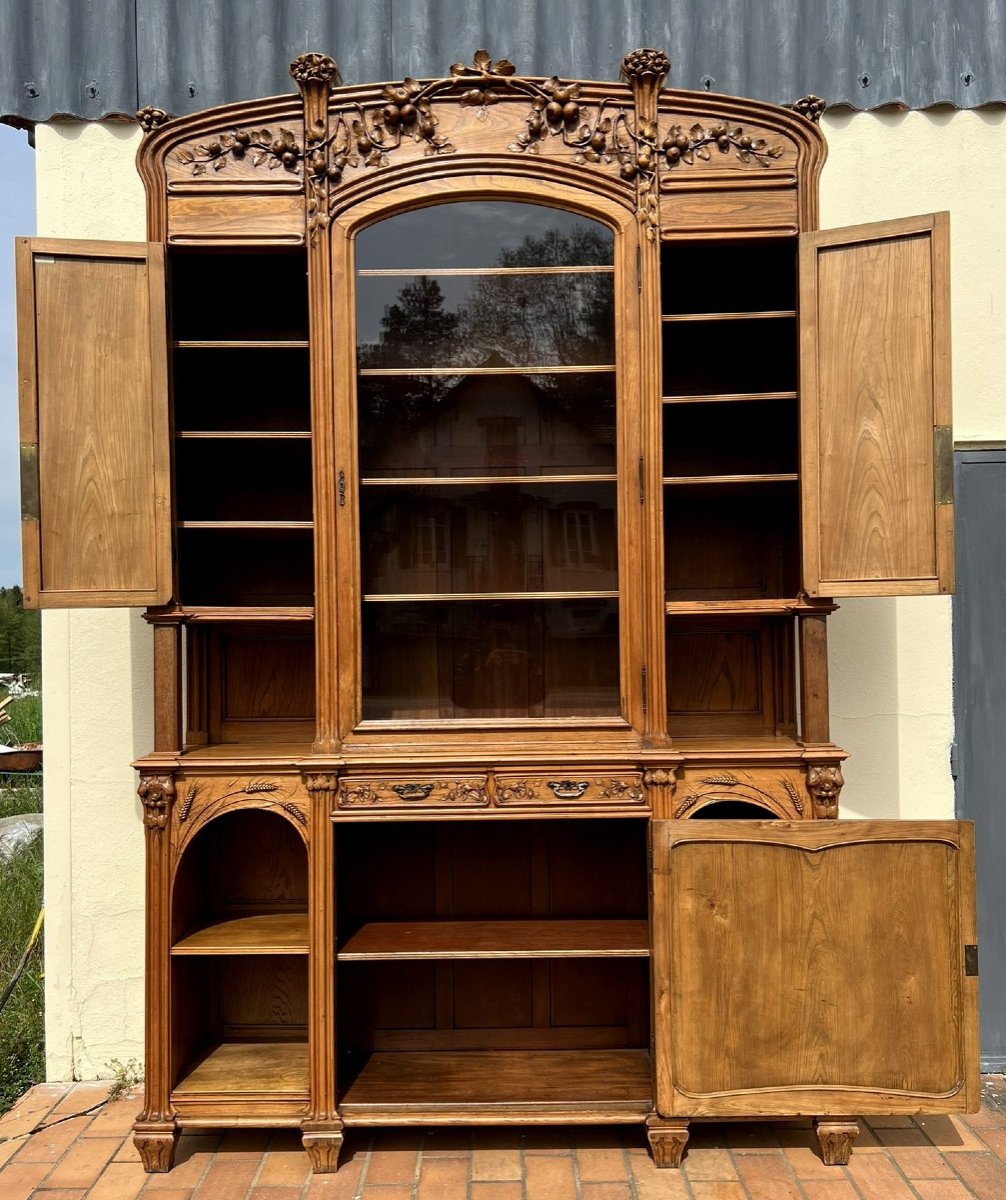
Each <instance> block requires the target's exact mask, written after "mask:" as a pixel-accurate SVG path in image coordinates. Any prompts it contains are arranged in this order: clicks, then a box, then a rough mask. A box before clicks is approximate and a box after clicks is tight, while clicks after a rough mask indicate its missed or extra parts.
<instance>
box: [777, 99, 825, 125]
mask: <svg viewBox="0 0 1006 1200" xmlns="http://www.w3.org/2000/svg"><path fill="white" fill-rule="evenodd" d="M786 107H787V108H789V109H791V110H792V111H793V112H795V113H799V114H800V116H801V117H806V118H807V120H808V121H810V122H811V124H812V125H817V124H818V122H819V121H820V120H821V116H822V114H823V113H824V110H825V109H826V108H827V107H828V106H827V104H826V103H825V101H824V100H822V99H821V97H820V96H801V97H800V99H799V100H794V101H793V103H792V104H787V105H786Z"/></svg>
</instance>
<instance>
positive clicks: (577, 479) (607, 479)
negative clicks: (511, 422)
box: [360, 475, 618, 487]
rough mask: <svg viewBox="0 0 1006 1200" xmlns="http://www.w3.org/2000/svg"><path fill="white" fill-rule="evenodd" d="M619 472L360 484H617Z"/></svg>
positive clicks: (419, 478) (363, 481)
mask: <svg viewBox="0 0 1006 1200" xmlns="http://www.w3.org/2000/svg"><path fill="white" fill-rule="evenodd" d="M617 481H618V476H617V475H420V476H415V477H414V476H409V475H406V476H402V477H392V478H389V479H383V478H381V477H380V476H379V475H375V476H372V477H368V478H366V479H361V480H360V487H459V486H460V487H479V486H488V485H490V484H505V483H510V484H513V483H517V484H521V485H526V484H538V483H552V484H567V483H616V482H617Z"/></svg>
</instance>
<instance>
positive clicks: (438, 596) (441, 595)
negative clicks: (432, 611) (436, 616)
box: [363, 591, 618, 604]
mask: <svg viewBox="0 0 1006 1200" xmlns="http://www.w3.org/2000/svg"><path fill="white" fill-rule="evenodd" d="M363 599H364V602H366V603H371V604H406V603H408V604H437V603H439V602H440V601H451V602H457V601H466V602H467V601H473V600H617V599H618V592H617V591H600V592H416V593H411V592H402V593H401V594H398V593H395V594H392V593H388V594H387V595H385V594H383V593H376V594H373V595H365V596H364V597H363Z"/></svg>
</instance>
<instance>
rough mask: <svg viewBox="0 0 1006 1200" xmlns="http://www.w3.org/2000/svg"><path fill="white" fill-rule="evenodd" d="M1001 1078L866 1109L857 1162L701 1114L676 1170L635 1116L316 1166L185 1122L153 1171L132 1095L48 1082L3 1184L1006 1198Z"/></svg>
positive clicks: (629, 1199) (397, 1196)
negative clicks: (946, 1100)
mask: <svg viewBox="0 0 1006 1200" xmlns="http://www.w3.org/2000/svg"><path fill="white" fill-rule="evenodd" d="M1003 1084H1004V1081H1003V1080H1002V1078H1001V1077H998V1076H990V1077H988V1078H987V1080H986V1081H985V1084H984V1086H983V1093H984V1095H985V1106H984V1108H983V1109H982V1111H981V1113H979V1114H977V1115H976V1116H973V1117H968V1118H966V1119H961V1118H950V1117H929V1118H926V1119H922V1118H920V1119H919V1120H917V1121H913V1120H909V1119H907V1118H896V1117H892V1118H890V1119H887V1120H884V1119H877V1120H874V1121H872V1122H871V1123H870V1124H869V1125H866V1124H864V1125H863V1127H862V1132H861V1134H860V1136H859V1141H858V1143H857V1147H856V1150H855V1152H854V1153H853V1156H852V1162H851V1164H850V1166H848V1167H826V1166H824V1164H823V1163H822V1162H821V1160H820V1158H819V1157H818V1155H817V1151H816V1148H815V1145H816V1143H815V1141H814V1137H813V1133H812V1131H811V1129H810V1127H809V1123H803V1124H801V1123H799V1122H789V1123H783V1124H771V1125H769V1124H738V1125H700V1126H693V1136H692V1140H691V1142H690V1143H689V1151H688V1154H687V1156H686V1159H685V1166H684V1167H683V1169H682V1170H681V1171H657V1170H656V1169H655V1168H654V1167H653V1165H652V1163H651V1162H650V1160H649V1157H648V1156H647V1154H646V1151H645V1148H644V1138H643V1132H642V1130H641V1129H637V1128H632V1127H630V1128H623V1129H617V1128H616V1129H592V1128H589V1127H588V1128H580V1129H568V1128H555V1129H549V1128H546V1129H525V1130H523V1131H521V1130H517V1131H513V1130H505V1129H483V1130H476V1131H474V1133H472V1134H471V1135H469V1134H468V1133H466V1132H464V1131H456V1130H433V1131H426V1132H423V1131H417V1132H415V1133H413V1132H412V1131H408V1132H391V1131H389V1132H384V1133H379V1134H376V1135H374V1136H373V1137H371V1136H370V1134H369V1133H362V1132H359V1133H356V1134H354V1135H353V1136H352V1137H350V1138H348V1139H347V1143H346V1147H345V1149H344V1151H343V1159H342V1163H343V1165H342V1168H341V1169H340V1171H339V1173H338V1175H334V1176H332V1175H328V1176H317V1177H315V1178H313V1179H312V1178H311V1177H310V1176H309V1173H308V1166H307V1158H306V1156H305V1155H304V1153H303V1151H301V1150H300V1148H299V1143H298V1139H297V1137H296V1135H295V1134H293V1133H287V1132H283V1133H279V1134H275V1133H274V1134H270V1133H267V1132H258V1131H249V1132H238V1133H229V1134H224V1135H223V1136H203V1135H199V1136H195V1135H187V1136H185V1137H183V1138H182V1140H181V1142H180V1144H179V1152H178V1160H177V1165H176V1166H175V1169H174V1170H173V1171H172V1172H171V1173H170V1174H168V1175H149V1176H148V1175H144V1174H143V1172H142V1170H141V1169H140V1164H139V1161H138V1160H137V1157H136V1154H135V1153H134V1151H133V1147H132V1142H131V1140H130V1137H129V1127H130V1125H131V1123H132V1121H133V1118H134V1116H135V1115H136V1113H137V1112H138V1110H139V1101H138V1100H137V1099H135V1098H130V1099H126V1100H119V1101H116V1102H115V1103H113V1104H107V1105H104V1106H102V1107H100V1108H98V1109H97V1111H95V1112H89V1111H88V1110H90V1109H91V1108H92V1107H94V1106H95V1105H100V1104H101V1101H102V1100H103V1099H104V1096H105V1090H104V1088H103V1086H102V1085H100V1084H93V1083H83V1084H76V1085H75V1086H72V1087H71V1086H68V1085H57V1084H42V1085H40V1086H39V1087H36V1088H33V1089H32V1090H31V1091H30V1092H28V1094H27V1095H26V1096H24V1097H23V1098H22V1099H21V1101H20V1102H19V1103H18V1104H17V1105H16V1106H15V1107H14V1108H13V1109H12V1110H11V1111H10V1112H9V1113H8V1114H7V1115H6V1116H5V1117H3V1118H0V1200H29V1198H30V1197H32V1198H33V1197H37V1198H38V1200H43V1198H44V1197H49V1198H50V1200H82V1198H83V1197H85V1196H86V1197H87V1198H88V1200H135V1197H137V1196H140V1195H142V1196H144V1197H145V1198H146V1200H357V1198H358V1200H967V1198H968V1197H979V1198H980V1200H1006V1165H1004V1163H1006V1089H1004V1086H1003ZM62 1118H68V1119H62ZM37 1126H43V1128H42V1129H40V1130H39V1131H38V1132H36V1133H32V1134H31V1136H27V1135H28V1133H29V1131H30V1130H33V1129H35V1128H36V1127H37Z"/></svg>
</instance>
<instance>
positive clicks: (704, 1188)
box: [692, 1180, 747, 1200]
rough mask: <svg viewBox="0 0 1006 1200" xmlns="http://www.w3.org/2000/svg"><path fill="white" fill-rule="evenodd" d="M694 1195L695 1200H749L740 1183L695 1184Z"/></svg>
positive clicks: (693, 1186) (693, 1185)
mask: <svg viewBox="0 0 1006 1200" xmlns="http://www.w3.org/2000/svg"><path fill="white" fill-rule="evenodd" d="M692 1195H693V1196H694V1197H695V1200H747V1197H746V1196H745V1195H744V1188H743V1187H742V1186H741V1185H740V1184H739V1183H727V1182H726V1181H722V1180H721V1181H719V1182H716V1183H712V1182H707V1183H693V1184H692Z"/></svg>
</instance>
